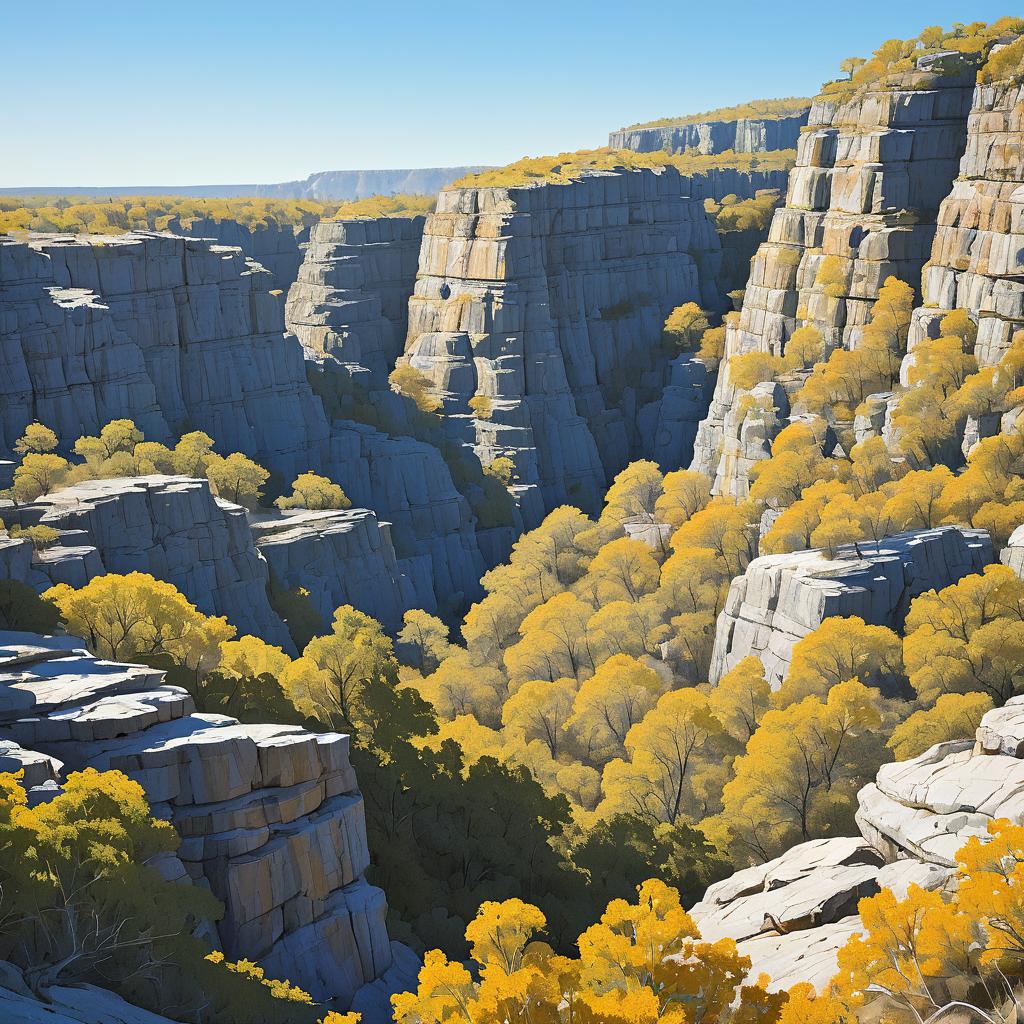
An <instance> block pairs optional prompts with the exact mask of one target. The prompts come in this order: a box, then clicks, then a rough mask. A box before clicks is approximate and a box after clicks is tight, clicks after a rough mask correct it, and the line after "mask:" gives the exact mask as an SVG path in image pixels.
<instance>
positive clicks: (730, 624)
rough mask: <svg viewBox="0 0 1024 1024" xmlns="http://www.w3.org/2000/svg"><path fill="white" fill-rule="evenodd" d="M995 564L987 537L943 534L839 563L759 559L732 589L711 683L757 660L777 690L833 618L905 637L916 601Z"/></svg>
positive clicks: (851, 555)
mask: <svg viewBox="0 0 1024 1024" xmlns="http://www.w3.org/2000/svg"><path fill="white" fill-rule="evenodd" d="M992 560H993V554H992V543H991V541H990V539H989V536H988V534H987V533H985V532H984V531H983V530H969V529H965V528H961V527H956V526H944V527H939V528H937V529H934V530H918V531H914V532H911V533H903V534H898V535H897V536H895V537H886V538H885V539H883V540H881V541H879V542H877V543H876V542H874V541H860V542H858V543H856V544H850V545H846V546H844V547H842V548H841V549H840V550H839V551H838V552H837V553H836V556H835V558H831V559H830V558H827V557H826V556H825V555H824V554H823V553H822V552H821V551H817V550H811V551H793V552H790V553H789V554H783V555H763V556H761V557H760V558H755V559H754V560H753V561H752V562H751V563H750V564H749V565H748V566H747V570H746V572H745V573H744V574H743V575H742V576H738V577H736V578H735V579H734V580H733V581H732V584H731V586H730V587H729V595H728V597H727V599H726V603H725V607H724V609H723V610H722V612H721V614H720V615H719V617H718V624H717V629H716V632H715V647H714V653H713V654H712V659H711V679H712V681H717V680H718V679H721V677H722V676H723V675H724V674H725V673H726V672H728V671H729V669H731V668H732V667H733V666H734V665H735V664H736V663H737V662H738V661H740V660H741V659H743V658H745V657H747V656H748V655H751V654H753V655H756V656H757V657H759V658H760V659H761V661H762V664H763V665H764V670H765V678H767V679H768V681H769V682H770V683H771V685H772V687H773V688H775V689H777V688H778V687H779V685H780V684H781V683H782V680H783V678H784V677H785V674H786V671H787V669H788V668H789V660H790V655H791V653H792V650H793V645H794V644H795V643H796V642H797V641H798V640H800V639H801V638H802V637H804V636H806V635H807V634H808V633H810V632H812V631H813V630H815V629H817V627H818V626H820V625H821V623H822V621H823V620H824V619H826V618H830V617H832V616H837V615H842V616H849V615H858V616H860V617H861V618H862V619H864V621H865V622H867V623H869V624H871V625H878V626H888V627H889V628H891V629H899V628H900V627H901V625H902V623H903V619H904V617H905V615H906V613H907V610H908V608H909V605H910V601H911V600H912V599H913V598H914V597H916V596H917V595H918V594H921V593H923V592H924V591H926V590H932V589H941V588H942V587H946V586H949V585H950V584H952V583H956V582H957V580H959V579H961V578H962V577H963V576H967V575H969V574H971V573H977V572H981V570H982V569H983V568H984V566H985V565H987V564H989V563H990V562H991V561H992Z"/></svg>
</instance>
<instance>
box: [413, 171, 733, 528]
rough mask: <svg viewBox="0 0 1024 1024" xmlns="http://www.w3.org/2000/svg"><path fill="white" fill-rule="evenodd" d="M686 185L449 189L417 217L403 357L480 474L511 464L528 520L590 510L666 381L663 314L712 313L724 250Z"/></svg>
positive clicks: (633, 448)
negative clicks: (495, 463)
mask: <svg viewBox="0 0 1024 1024" xmlns="http://www.w3.org/2000/svg"><path fill="white" fill-rule="evenodd" d="M686 181H687V180H686V179H685V178H682V177H681V176H680V175H679V174H678V172H676V171H675V170H674V169H673V168H665V169H662V170H660V171H653V170H649V169H645V170H641V171H612V172H598V173H590V174H586V175H585V176H583V177H581V178H580V179H578V180H575V181H572V182H570V183H569V184H564V185H555V184H538V185H531V186H526V187H511V188H498V187H489V188H472V187H466V188H457V189H450V190H448V191H445V192H442V193H441V196H440V199H439V202H438V209H437V211H436V212H435V213H434V214H432V215H431V216H430V217H428V219H427V224H426V228H425V231H424V236H423V246H422V250H421V254H420V265H419V274H418V277H417V281H416V289H415V293H414V295H413V297H412V299H411V301H410V304H409V333H408V338H407V342H406V347H405V359H406V360H407V361H408V362H409V363H410V364H411V365H412V366H413V367H414V368H415V369H416V370H418V371H420V372H421V373H423V374H424V375H426V377H427V378H429V381H430V383H431V385H432V387H433V389H434V391H435V393H436V394H437V396H438V397H439V398H440V399H441V401H442V403H443V413H444V416H445V422H446V428H447V430H448V431H449V435H450V436H451V437H452V438H453V439H455V440H457V441H459V442H461V443H463V444H469V445H472V446H473V447H474V449H475V450H476V451H477V453H478V454H479V455H480V458H481V461H482V462H484V463H485V464H486V463H489V462H490V461H492V460H493V459H494V458H495V457H497V456H510V457H511V458H513V460H514V462H515V465H516V473H517V476H518V479H519V481H520V483H521V485H523V487H524V488H525V489H527V490H526V493H525V496H524V505H523V509H524V518H525V519H526V520H527V522H528V523H533V522H536V521H537V519H538V518H539V516H540V515H541V514H542V513H543V512H544V511H546V510H549V509H551V508H553V507H555V506H557V505H559V504H563V503H570V504H575V505H579V506H581V507H583V508H585V509H594V508H595V507H598V505H599V503H600V501H601V497H602V496H603V494H604V491H605V488H606V485H607V483H608V481H609V479H610V478H611V476H612V475H613V474H614V473H616V472H617V471H618V470H620V469H621V468H622V467H623V466H624V465H625V464H626V463H627V462H628V461H629V460H630V459H631V458H636V457H640V456H641V455H643V454H645V453H646V452H647V451H649V450H650V447H651V439H650V438H649V437H643V436H641V434H640V431H639V430H638V429H637V418H636V411H637V409H638V407H639V406H641V405H644V404H647V403H649V402H651V401H655V400H657V399H658V398H659V396H660V393H661V390H662V388H663V387H664V385H665V384H666V383H668V381H669V378H670V374H671V370H670V368H669V360H668V357H667V355H666V353H665V351H664V347H663V343H662V337H661V329H662V325H663V323H664V320H665V317H666V315H667V314H668V313H669V312H670V311H671V309H672V308H673V307H675V306H677V305H679V304H681V303H683V302H686V301H688V300H693V301H697V302H700V303H702V304H703V305H704V306H705V307H709V308H713V309H714V308H721V305H722V299H721V297H720V296H719V294H718V293H717V289H716V284H715V273H716V270H717V265H718V258H719V246H718V239H717V237H716V235H715V232H714V230H713V227H712V226H711V224H710V222H709V221H708V218H707V216H706V214H705V213H704V210H703V207H702V205H701V203H700V202H698V201H696V200H694V199H692V198H690V197H689V196H688V195H687V193H686V191H685V190H686V188H687V184H686ZM474 398H478V399H481V400H485V404H486V406H487V411H486V412H485V413H484V414H482V415H475V414H474V413H475V410H474V409H472V408H471V407H470V405H469V403H470V400H471V399H474ZM651 421H653V416H652V415H651V414H650V413H649V414H648V417H647V422H651Z"/></svg>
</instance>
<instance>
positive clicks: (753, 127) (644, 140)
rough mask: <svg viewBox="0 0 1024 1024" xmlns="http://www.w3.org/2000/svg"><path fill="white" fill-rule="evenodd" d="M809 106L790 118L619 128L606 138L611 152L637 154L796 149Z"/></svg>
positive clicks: (759, 151)
mask: <svg viewBox="0 0 1024 1024" xmlns="http://www.w3.org/2000/svg"><path fill="white" fill-rule="evenodd" d="M810 109H811V108H810V104H808V105H807V106H804V107H802V108H800V109H797V110H794V112H793V113H792V114H791V115H789V116H780V117H740V118H736V119H735V120H729V121H725V120H723V121H715V120H708V121H688V122H686V123H683V124H666V125H649V126H644V125H641V126H638V127H635V128H620V129H619V130H618V131H615V132H610V133H609V135H608V147H609V148H610V149H633V150H636V151H637V152H639V153H655V152H657V151H658V150H662V149H663V150H665V151H666V152H668V153H682V152H685V151H687V150H690V151H692V152H695V153H704V154H707V155H711V154H715V153H724V152H726V151H727V150H732V151H733V152H734V153H765V152H768V151H769V150H774V149H795V148H796V144H797V141H798V140H799V138H800V129H801V128H802V127H803V126H804V125H805V124H807V116H808V114H809V113H810Z"/></svg>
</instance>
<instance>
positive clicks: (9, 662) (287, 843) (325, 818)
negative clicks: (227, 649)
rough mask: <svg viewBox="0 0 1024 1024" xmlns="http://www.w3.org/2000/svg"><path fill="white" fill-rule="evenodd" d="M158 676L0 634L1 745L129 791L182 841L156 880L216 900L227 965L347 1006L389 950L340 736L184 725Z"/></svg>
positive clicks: (46, 642)
mask: <svg viewBox="0 0 1024 1024" xmlns="http://www.w3.org/2000/svg"><path fill="white" fill-rule="evenodd" d="M163 678H164V676H163V673H162V672H159V671H156V670H153V669H148V668H144V667H140V666H133V665H122V664H117V663H114V662H106V661H100V660H97V659H95V658H93V657H92V656H91V655H89V654H88V653H87V652H86V651H85V650H84V649H82V643H81V641H79V640H75V639H74V638H68V637H57V638H49V637H39V636H35V635H33V634H24V633H0V697H2V698H3V700H2V702H0V741H3V742H5V743H6V744H7V749H8V756H10V750H11V749H14V748H17V749H21V750H24V751H32V752H34V754H35V756H37V757H42V758H46V759H48V761H49V765H50V769H49V770H50V771H51V772H52V771H54V766H56V765H60V766H61V767H60V769H59V772H60V774H59V775H58V781H59V778H62V777H63V773H66V772H68V771H74V770H78V769H81V768H84V767H87V766H90V767H94V768H96V769H98V770H101V771H102V770H108V769H117V770H120V771H123V772H124V773H125V774H126V775H128V776H130V777H131V778H134V779H135V780H136V781H138V782H139V783H140V784H141V785H142V786H143V788H144V789H145V790H146V794H147V796H148V798H149V800H150V803H151V805H152V807H153V812H154V814H156V815H158V816H161V817H164V818H167V819H168V820H170V821H171V822H172V823H173V824H174V825H175V827H176V828H177V830H178V832H179V833H180V835H181V837H182V843H181V846H180V848H179V850H178V852H177V855H176V857H171V858H168V863H167V864H162V865H161V870H166V871H168V872H170V873H171V874H170V876H169V877H182V878H184V877H186V874H187V876H188V877H190V878H191V879H192V880H193V881H194V882H198V883H201V884H204V885H208V886H209V887H210V889H211V890H212V892H213V893H214V895H215V896H216V897H217V898H218V899H219V900H221V902H223V903H224V905H225V914H224V917H223V918H222V920H221V921H219V922H218V923H217V924H216V926H215V929H214V930H215V934H216V937H217V940H218V941H219V943H220V948H222V949H223V950H224V953H225V955H226V956H228V957H229V958H230V959H236V958H238V957H247V958H249V959H252V960H257V961H259V962H260V964H261V965H262V966H263V967H265V968H266V970H267V973H268V975H270V976H272V977H286V978H288V979H290V980H291V981H292V982H294V983H295V984H298V985H300V986H301V987H303V988H305V989H306V990H307V991H309V992H310V993H311V994H312V995H313V996H314V997H315V998H317V999H326V998H337V999H339V1000H340V1001H341V1002H342V1004H347V1003H349V1002H350V1001H351V1000H352V998H353V997H354V996H355V994H356V992H357V991H358V990H359V988H361V987H362V986H363V985H364V984H366V983H368V982H372V981H374V980H375V979H377V978H379V977H381V976H382V975H384V973H385V972H386V971H387V970H388V969H389V968H390V966H391V961H392V952H391V946H390V943H389V941H388V936H387V932H386V930H385V927H384V917H385V913H386V904H385V900H384V894H383V893H382V892H381V891H380V890H379V889H375V888H374V887H373V886H370V885H368V884H367V883H366V881H365V880H364V878H363V872H364V870H365V869H366V867H367V865H368V864H369V854H368V852H367V848H366V832H365V824H364V820H363V806H362V797H361V796H360V794H359V790H358V787H357V783H356V778H355V774H354V772H353V770H352V766H351V764H350V762H349V739H348V737H347V736H344V735H341V734H338V733H311V732H308V731H306V730H305V729H303V728H301V727H298V726H281V725H240V724H239V723H238V722H237V721H235V720H234V719H232V718H227V717H225V716H223V715H212V714H198V713H196V711H195V707H194V704H193V702H192V698H191V697H190V696H189V695H188V693H187V692H186V691H185V690H183V689H181V688H180V687H176V686H168V685H165V684H164V682H163ZM51 781H52V780H51ZM44 782H45V780H44ZM50 791H51V792H52V793H55V792H56V788H55V787H51V790H50Z"/></svg>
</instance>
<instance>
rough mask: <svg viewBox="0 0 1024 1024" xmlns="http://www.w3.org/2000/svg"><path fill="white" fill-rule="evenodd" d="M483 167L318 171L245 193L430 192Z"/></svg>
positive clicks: (340, 195)
mask: <svg viewBox="0 0 1024 1024" xmlns="http://www.w3.org/2000/svg"><path fill="white" fill-rule="evenodd" d="M482 170H486V168H484V167H417V168H411V169H402V170H367V171H318V172H317V173H316V174H311V175H310V176H309V177H308V178H304V179H303V180H301V181H281V182H278V183H276V184H273V185H256V186H254V187H253V189H252V191H251V192H247V193H244V194H246V195H257V196H266V197H275V198H278V199H365V198H366V197H367V196H378V195H397V194H400V193H402V194H406V195H433V194H434V193H435V192H439V191H440V190H441V189H443V188H444V187H445V186H446V185H450V184H451V183H452V182H453V181H457V180H458V179H459V178H461V177H462V176H463V175H466V174H475V173H476V172H477V171H482Z"/></svg>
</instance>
